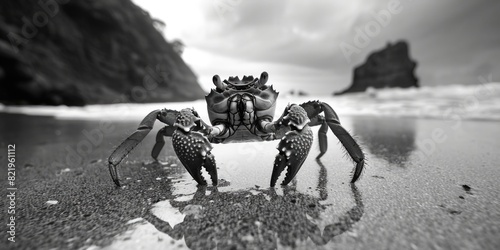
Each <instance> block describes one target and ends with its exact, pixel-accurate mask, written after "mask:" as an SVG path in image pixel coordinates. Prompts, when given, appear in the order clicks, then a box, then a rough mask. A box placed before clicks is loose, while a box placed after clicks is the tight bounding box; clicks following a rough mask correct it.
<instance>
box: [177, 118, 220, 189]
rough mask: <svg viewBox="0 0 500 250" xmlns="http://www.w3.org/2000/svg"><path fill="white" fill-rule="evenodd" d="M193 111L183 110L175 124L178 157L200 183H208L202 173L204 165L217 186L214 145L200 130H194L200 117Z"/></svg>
mask: <svg viewBox="0 0 500 250" xmlns="http://www.w3.org/2000/svg"><path fill="white" fill-rule="evenodd" d="M193 112H194V110H191V109H184V110H181V112H180V114H179V115H178V117H177V120H176V123H175V124H174V126H177V127H178V129H177V130H176V131H175V132H174V134H173V135H172V144H173V146H174V150H175V153H176V154H177V157H178V158H179V160H180V161H181V162H182V164H183V165H184V167H185V168H186V169H187V171H188V172H189V174H190V175H191V176H192V177H193V179H194V180H195V181H196V182H198V184H200V185H206V184H207V182H206V181H205V179H204V178H203V176H202V175H201V168H202V167H204V168H205V170H206V171H207V172H208V174H209V175H210V178H211V179H212V184H213V185H214V186H215V185H217V168H216V165H215V158H214V156H213V155H212V154H211V152H210V151H211V150H212V148H213V147H212V145H211V144H210V142H209V141H208V139H207V137H205V136H204V135H203V134H202V133H200V132H197V131H193V127H195V126H197V125H196V121H198V119H199V118H198V117H196V116H195V115H194V114H193Z"/></svg>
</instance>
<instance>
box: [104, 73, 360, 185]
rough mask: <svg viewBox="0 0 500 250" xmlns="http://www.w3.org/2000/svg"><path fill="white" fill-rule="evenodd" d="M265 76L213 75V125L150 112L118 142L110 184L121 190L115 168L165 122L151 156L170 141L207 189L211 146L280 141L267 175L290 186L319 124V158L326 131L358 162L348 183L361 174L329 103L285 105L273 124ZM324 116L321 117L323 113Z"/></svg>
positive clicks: (213, 170) (190, 114)
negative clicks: (137, 126)
mask: <svg viewBox="0 0 500 250" xmlns="http://www.w3.org/2000/svg"><path fill="white" fill-rule="evenodd" d="M267 80H268V74H267V73H266V72H263V73H262V74H261V76H260V79H259V78H254V77H253V76H244V77H243V78H242V79H241V80H240V79H239V78H238V77H229V79H228V80H224V81H221V80H220V77H219V76H218V75H215V76H214V77H213V83H214V85H215V88H214V89H212V91H211V92H210V94H208V95H207V96H206V101H207V111H208V116H209V118H210V122H211V124H212V125H208V124H207V123H205V122H204V121H203V120H201V118H200V116H199V115H198V112H197V111H195V110H194V109H190V108H187V109H182V110H180V111H176V110H170V109H162V110H155V111H152V112H151V113H149V114H148V115H147V116H146V117H145V118H144V119H143V120H142V122H141V124H140V125H139V128H138V129H137V130H136V131H135V132H134V133H133V134H132V135H130V136H129V137H128V138H127V139H126V140H125V141H124V142H122V144H120V145H119V146H118V147H117V148H116V149H115V151H114V152H113V153H112V154H111V156H110V157H109V160H108V162H109V171H110V174H111V177H112V179H113V181H114V183H115V184H116V185H117V186H121V183H120V175H119V171H118V168H117V167H118V165H119V164H120V162H121V161H122V160H123V159H124V158H125V157H126V156H127V155H128V153H129V152H130V151H131V150H132V149H134V148H135V147H136V146H137V145H138V144H139V143H140V142H141V141H142V140H143V139H144V138H145V137H146V135H147V134H148V133H149V132H150V131H151V129H152V128H153V125H154V123H155V121H156V120H159V121H161V122H163V123H164V124H166V126H165V127H164V128H162V129H160V130H159V131H158V134H157V136H156V144H155V145H154V147H153V150H152V152H151V156H152V157H153V159H155V160H156V159H157V158H158V155H159V154H160V151H161V149H162V148H163V146H164V145H165V140H164V137H171V138H172V144H173V147H174V150H175V153H176V155H177V157H178V158H179V160H180V161H181V162H182V164H183V165H184V167H185V168H186V169H187V171H188V172H189V174H190V175H191V176H192V177H193V179H194V180H195V181H196V182H197V183H198V184H200V185H206V184H207V183H206V181H205V179H204V178H203V176H202V173H201V170H202V168H205V170H206V171H207V172H208V174H209V175H210V178H211V180H212V184H213V185H214V186H216V185H217V183H218V175H217V166H216V163H215V157H214V155H212V153H211V150H212V148H213V146H212V144H211V143H234V142H248V141H270V140H276V139H278V140H280V142H279V144H278V147H277V149H278V151H279V153H278V154H277V155H276V158H275V161H274V167H273V171H272V174H271V180H270V186H271V187H273V186H275V185H276V181H277V180H278V177H279V176H280V174H281V173H282V172H283V171H284V170H285V169H287V172H286V175H285V178H284V180H283V182H282V185H287V184H288V183H290V182H291V181H292V180H293V179H294V177H295V175H296V174H297V172H298V171H299V169H300V168H301V166H302V164H303V163H304V161H305V159H306V158H307V156H308V154H309V151H310V149H311V145H312V143H313V132H312V130H311V128H310V127H311V126H320V128H319V131H318V140H319V147H320V153H319V155H318V156H317V159H319V158H321V157H322V156H323V155H324V154H325V153H326V151H327V148H328V144H327V135H326V134H327V132H328V128H330V130H331V131H332V132H333V133H334V134H335V136H337V138H338V139H339V141H340V142H341V144H342V146H343V147H344V148H345V150H346V151H347V153H348V155H349V156H350V157H351V158H352V160H353V161H354V162H355V163H356V167H355V169H354V171H353V172H354V173H353V176H352V179H351V183H354V182H356V180H357V179H358V178H359V176H360V175H361V173H362V171H363V168H364V164H365V157H364V153H363V151H362V150H361V148H360V147H359V145H358V143H357V142H356V141H355V140H354V139H353V138H352V136H351V135H350V134H349V133H348V132H347V131H346V130H345V129H344V128H343V127H342V126H341V125H340V120H339V117H338V116H337V114H336V113H335V111H334V110H333V109H332V108H331V107H330V105H328V104H327V103H324V102H321V101H309V102H305V103H302V104H300V105H297V104H289V105H288V106H287V107H286V108H285V110H284V112H283V114H282V115H281V117H280V118H279V119H278V120H276V121H273V118H274V112H275V108H276V101H277V98H278V92H276V91H275V90H274V89H273V87H272V86H268V85H266V82H267ZM321 113H323V115H321Z"/></svg>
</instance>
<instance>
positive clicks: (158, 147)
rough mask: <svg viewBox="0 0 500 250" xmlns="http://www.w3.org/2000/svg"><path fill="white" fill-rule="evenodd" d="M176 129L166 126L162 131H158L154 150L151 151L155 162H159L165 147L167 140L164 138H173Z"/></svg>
mask: <svg viewBox="0 0 500 250" xmlns="http://www.w3.org/2000/svg"><path fill="white" fill-rule="evenodd" d="M175 129H176V127H173V126H165V127H163V128H162V129H160V130H158V133H157V134H156V143H155V145H154V146H153V150H152V151H151V157H153V159H155V161H158V155H159V154H160V152H161V149H162V148H163V146H165V139H164V138H163V137H165V136H172V134H173V133H174V131H175Z"/></svg>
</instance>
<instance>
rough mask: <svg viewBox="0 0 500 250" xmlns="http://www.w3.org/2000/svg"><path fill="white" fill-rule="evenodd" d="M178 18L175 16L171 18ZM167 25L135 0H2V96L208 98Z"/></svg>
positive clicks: (10, 100)
mask: <svg viewBox="0 0 500 250" xmlns="http://www.w3.org/2000/svg"><path fill="white" fill-rule="evenodd" d="M172 25H175V24H172ZM162 26H165V24H164V23H162V22H161V21H159V20H155V19H153V18H152V17H151V16H150V15H149V14H148V13H147V12H146V11H144V10H142V9H141V8H139V7H138V6H137V5H135V4H134V3H133V2H132V1H131V0H99V1H67V0H65V1H60V0H57V1H55V0H50V1H38V0H24V1H1V2H0V103H3V104H7V105H22V104H30V105H74V106H81V105H86V104H97V103H120V102H135V103H145V102H167V101H190V100H196V99H201V98H203V97H204V95H205V92H204V91H203V89H202V88H201V87H200V85H199V84H198V82H197V78H196V76H195V74H194V73H193V71H192V70H191V69H190V68H189V67H188V66H187V65H186V64H185V63H184V61H183V60H182V58H181V56H180V55H179V51H177V50H176V49H175V43H173V42H168V41H167V40H166V39H165V38H164V37H163V35H162V34H161V27H162Z"/></svg>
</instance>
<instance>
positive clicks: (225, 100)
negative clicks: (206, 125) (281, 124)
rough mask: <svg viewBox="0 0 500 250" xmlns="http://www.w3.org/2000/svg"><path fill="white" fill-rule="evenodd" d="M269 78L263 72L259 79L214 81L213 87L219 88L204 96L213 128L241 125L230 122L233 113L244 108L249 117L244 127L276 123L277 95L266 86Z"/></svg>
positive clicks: (245, 77)
mask: <svg viewBox="0 0 500 250" xmlns="http://www.w3.org/2000/svg"><path fill="white" fill-rule="evenodd" d="M267 79H268V74H267V73H266V72H263V73H262V74H261V76H260V79H259V78H254V77H253V76H244V77H243V79H241V80H240V79H239V77H229V79H227V80H224V81H223V82H222V81H221V80H220V78H219V76H218V75H215V76H214V77H213V79H212V80H213V83H214V84H215V86H216V88H215V89H212V90H211V91H210V93H209V94H208V95H207V96H205V99H206V101H207V109H208V116H209V118H210V122H211V123H212V124H213V125H217V124H221V123H222V124H226V125H229V126H234V125H240V124H235V123H237V122H240V121H241V120H240V121H236V120H234V119H232V118H231V114H230V113H231V112H232V111H233V110H241V107H235V106H237V105H242V104H243V105H245V108H244V109H246V111H247V113H248V115H249V116H250V117H247V118H245V119H244V120H245V122H247V123H251V124H244V125H250V126H253V125H254V124H255V122H256V121H258V120H259V119H267V120H269V121H272V120H273V117H274V111H275V108H276V99H277V98H278V92H276V91H275V90H274V89H273V86H267V85H265V83H266V82H267Z"/></svg>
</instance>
